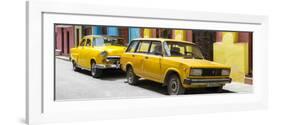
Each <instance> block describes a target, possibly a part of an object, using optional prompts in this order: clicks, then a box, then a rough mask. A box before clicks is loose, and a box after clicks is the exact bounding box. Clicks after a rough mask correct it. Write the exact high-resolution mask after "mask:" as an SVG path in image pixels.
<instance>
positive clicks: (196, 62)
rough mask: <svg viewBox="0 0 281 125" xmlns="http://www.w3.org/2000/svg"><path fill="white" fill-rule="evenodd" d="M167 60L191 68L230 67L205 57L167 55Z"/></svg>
mask: <svg viewBox="0 0 281 125" xmlns="http://www.w3.org/2000/svg"><path fill="white" fill-rule="evenodd" d="M167 58H168V59H169V60H173V61H176V62H179V63H182V64H185V65H187V66H189V67H191V68H230V67H229V66H227V65H224V64H220V63H216V62H213V61H209V60H205V59H185V58H183V57H167Z"/></svg>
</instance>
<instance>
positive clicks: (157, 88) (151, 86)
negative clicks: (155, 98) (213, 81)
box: [136, 80, 235, 95]
mask: <svg viewBox="0 0 281 125" xmlns="http://www.w3.org/2000/svg"><path fill="white" fill-rule="evenodd" d="M136 86H138V87H141V88H144V89H147V90H151V91H154V92H158V93H160V94H164V95H168V92H167V87H164V86H162V85H161V84H159V83H157V82H153V81H150V80H140V81H139V83H138V84H137V85H136ZM217 93H235V92H232V91H229V90H222V91H221V92H213V91H211V90H207V89H191V90H187V91H186V92H185V94H186V95H192V94H217Z"/></svg>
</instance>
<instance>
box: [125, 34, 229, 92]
mask: <svg viewBox="0 0 281 125" xmlns="http://www.w3.org/2000/svg"><path fill="white" fill-rule="evenodd" d="M120 63H121V68H122V70H124V71H125V72H126V74H127V75H126V77H127V82H128V84H131V85H134V84H137V83H138V80H139V78H140V77H141V78H144V79H148V80H152V81H155V82H158V83H161V84H162V85H164V86H167V91H168V94H170V95H178V94H184V92H185V90H186V89H189V88H208V89H210V90H213V91H220V90H222V87H223V86H224V85H225V84H226V83H231V78H230V77H229V75H230V67H229V66H226V65H223V64H219V63H216V62H212V61H208V60H205V59H204V57H203V55H202V53H201V51H200V49H199V48H198V47H197V46H196V45H195V44H193V43H191V42H187V41H178V40H173V39H162V38H139V39H135V40H133V41H131V43H130V45H129V46H128V48H127V50H126V52H125V53H124V54H123V55H122V56H121V60H120Z"/></svg>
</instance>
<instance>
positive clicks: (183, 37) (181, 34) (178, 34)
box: [173, 30, 187, 41]
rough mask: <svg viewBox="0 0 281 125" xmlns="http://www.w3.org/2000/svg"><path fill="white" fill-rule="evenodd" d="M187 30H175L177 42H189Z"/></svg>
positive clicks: (174, 35) (174, 36) (174, 37)
mask: <svg viewBox="0 0 281 125" xmlns="http://www.w3.org/2000/svg"><path fill="white" fill-rule="evenodd" d="M186 36H187V34H186V30H173V39H175V40H183V41H186V40H187V37H186Z"/></svg>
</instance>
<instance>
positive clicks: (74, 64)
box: [72, 61, 80, 71]
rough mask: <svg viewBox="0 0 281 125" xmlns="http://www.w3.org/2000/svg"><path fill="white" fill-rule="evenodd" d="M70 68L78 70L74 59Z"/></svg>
mask: <svg viewBox="0 0 281 125" xmlns="http://www.w3.org/2000/svg"><path fill="white" fill-rule="evenodd" d="M72 69H73V70H74V71H80V68H79V67H78V66H77V64H76V63H75V61H72Z"/></svg>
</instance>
